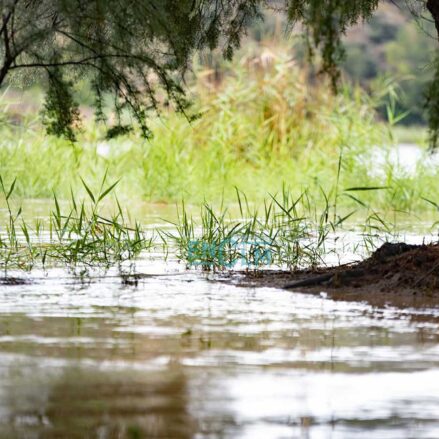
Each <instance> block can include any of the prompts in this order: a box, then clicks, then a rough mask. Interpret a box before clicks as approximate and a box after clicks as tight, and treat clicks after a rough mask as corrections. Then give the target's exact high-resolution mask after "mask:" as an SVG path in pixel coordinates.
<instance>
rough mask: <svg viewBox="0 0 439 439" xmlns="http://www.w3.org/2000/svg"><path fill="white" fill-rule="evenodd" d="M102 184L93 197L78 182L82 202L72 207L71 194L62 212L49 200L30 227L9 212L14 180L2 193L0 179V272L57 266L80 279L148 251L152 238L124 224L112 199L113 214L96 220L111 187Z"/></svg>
mask: <svg viewBox="0 0 439 439" xmlns="http://www.w3.org/2000/svg"><path fill="white" fill-rule="evenodd" d="M106 181H107V178H106V175H104V178H103V179H102V182H101V185H100V189H99V191H98V192H97V193H95V194H94V193H93V192H92V191H91V189H90V188H89V187H88V185H87V184H86V183H85V181H83V182H82V183H83V186H84V189H85V191H86V192H87V195H88V198H89V200H88V202H85V201H81V202H79V201H77V199H76V198H75V196H74V195H73V193H72V194H71V202H70V208H69V209H68V210H67V211H66V212H63V210H62V208H61V207H60V203H59V201H58V199H57V197H56V195H55V194H53V210H52V212H51V213H50V214H48V215H47V220H46V221H41V220H36V221H35V222H34V223H33V225H32V226H31V225H30V224H29V223H28V222H26V221H25V220H24V219H23V217H22V212H23V209H22V207H21V206H20V207H18V208H14V207H13V203H12V195H13V194H14V189H15V187H16V180H14V181H13V182H12V184H11V185H10V186H9V187H8V186H6V185H5V183H4V181H3V178H2V177H1V176H0V193H1V194H2V195H3V198H4V201H5V204H6V206H7V209H6V210H7V221H6V224H5V226H4V227H0V268H2V269H3V270H4V271H5V272H6V271H8V270H11V269H21V270H31V269H32V268H33V267H34V266H38V267H42V268H45V267H46V266H53V265H60V266H63V267H67V268H69V269H73V270H78V272H79V273H84V272H86V271H87V270H88V269H90V268H103V269H108V268H110V267H111V266H114V265H117V264H120V263H122V262H124V261H127V260H132V259H134V258H135V257H136V256H138V255H139V253H140V252H141V251H144V250H147V249H149V248H150V247H151V246H152V238H147V237H146V234H145V233H144V232H143V231H142V230H141V229H140V225H139V224H138V223H135V224H134V226H132V227H130V226H129V225H128V224H127V221H126V220H125V216H124V213H123V210H122V208H121V206H120V204H119V202H118V201H117V199H116V204H117V206H118V209H117V211H116V213H115V214H114V215H112V216H111V217H104V216H102V213H101V209H100V205H101V203H102V201H103V200H104V198H105V197H106V196H107V195H109V194H110V192H112V191H113V189H114V187H115V186H116V184H117V182H116V183H113V184H111V185H106Z"/></svg>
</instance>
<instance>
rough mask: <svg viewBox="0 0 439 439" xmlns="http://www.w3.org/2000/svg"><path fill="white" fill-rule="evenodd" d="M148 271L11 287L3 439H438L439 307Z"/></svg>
mask: <svg viewBox="0 0 439 439" xmlns="http://www.w3.org/2000/svg"><path fill="white" fill-rule="evenodd" d="M138 268H139V271H141V272H146V271H147V270H149V271H150V272H156V273H158V272H159V271H160V275H157V276H154V275H152V276H149V277H145V278H144V279H142V280H139V281H138V283H137V285H136V284H130V283H127V282H123V281H122V280H121V279H120V278H118V277H111V276H106V277H103V278H95V279H92V280H88V281H83V282H81V281H80V280H78V279H76V280H75V279H74V278H72V277H71V276H68V275H67V274H66V273H65V272H63V271H57V270H53V271H50V272H49V273H48V275H47V276H43V275H42V273H35V274H33V275H32V277H30V278H29V279H28V282H27V283H26V284H21V285H3V286H0V437H1V438H8V439H9V438H249V439H256V438H261V439H267V438H416V439H420V438H438V437H439V310H436V311H435V310H423V311H419V310H417V311H415V310H405V311H402V310H396V309H391V308H388V309H372V308H371V307H370V306H368V305H366V304H360V303H359V304H355V303H345V302H333V301H331V300H328V299H325V298H324V297H316V296H309V295H303V294H300V293H294V292H288V291H283V290H276V289H264V288H260V289H259V288H256V289H244V288H238V287H234V286H233V285H232V286H231V285H226V284H223V283H221V282H214V281H213V280H212V278H209V277H206V276H203V275H201V274H199V273H194V272H187V273H183V272H181V271H180V272H178V273H175V274H174V269H175V266H174V265H172V263H170V264H169V265H168V266H164V265H161V264H159V265H151V264H150V263H147V262H145V266H144V267H142V266H140V267H138ZM167 270H169V271H170V272H169V273H166V271H167Z"/></svg>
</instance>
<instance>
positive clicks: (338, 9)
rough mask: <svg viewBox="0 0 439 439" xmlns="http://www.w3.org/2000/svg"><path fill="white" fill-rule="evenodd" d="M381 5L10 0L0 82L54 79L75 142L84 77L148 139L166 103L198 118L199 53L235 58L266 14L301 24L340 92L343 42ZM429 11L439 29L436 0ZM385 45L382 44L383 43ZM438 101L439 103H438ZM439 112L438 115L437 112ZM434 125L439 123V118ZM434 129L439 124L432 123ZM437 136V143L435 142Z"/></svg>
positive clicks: (1, 33)
mask: <svg viewBox="0 0 439 439" xmlns="http://www.w3.org/2000/svg"><path fill="white" fill-rule="evenodd" d="M378 3H379V0H356V1H351V0H277V1H275V0H227V1H220V0H150V1H141V2H139V1H133V0H125V1H124V2H120V1H118V0H96V1H93V2H90V1H88V0H75V1H70V0H39V1H35V0H2V2H1V12H2V14H1V16H2V18H1V20H0V42H1V43H3V44H0V85H1V84H2V83H3V82H4V80H5V78H6V76H7V75H9V74H10V73H11V72H14V71H23V70H29V71H30V72H31V76H33V77H37V78H38V79H39V80H41V78H42V76H41V73H43V75H44V76H43V77H44V78H46V82H47V89H48V94H47V102H46V107H45V110H46V123H47V127H48V131H49V132H50V133H54V134H57V135H63V136H65V137H67V138H68V139H70V140H74V133H73V132H74V129H75V128H76V127H77V125H78V122H79V113H78V106H77V104H76V103H75V102H74V100H73V98H72V96H73V93H72V90H73V87H74V85H75V84H76V83H77V82H78V81H79V80H80V79H81V78H83V77H87V78H88V79H89V81H90V82H91V84H92V85H93V90H94V94H95V108H96V116H97V118H98V119H101V120H106V119H107V118H108V114H106V111H105V105H104V103H105V102H104V101H105V97H106V96H107V95H108V94H110V95H112V96H113V100H112V108H113V110H114V113H115V115H116V121H115V126H116V128H115V129H113V130H112V129H111V128H110V134H109V137H112V136H114V135H116V134H118V133H125V132H126V129H124V128H122V127H126V126H127V123H126V121H124V118H125V114H126V113H127V112H128V113H129V114H131V117H132V118H133V120H132V121H131V122H130V123H129V124H128V125H130V124H132V123H133V122H136V123H137V125H138V126H139V128H140V131H141V133H142V135H143V136H144V137H149V136H150V135H151V131H150V128H149V126H148V123H147V119H148V115H149V114H150V113H151V112H157V111H159V108H160V106H161V104H164V105H172V106H173V107H174V108H175V109H176V110H177V111H178V112H181V113H183V114H185V115H186V116H187V117H188V118H192V117H193V116H191V114H190V113H189V107H190V102H189V101H188V99H187V98H186V96H185V91H184V87H183V78H184V73H185V72H186V70H187V68H188V66H189V61H190V59H191V55H192V53H193V52H194V51H195V50H200V49H203V48H208V49H214V48H216V47H218V46H221V47H222V49H223V54H224V56H225V57H226V58H231V57H232V55H233V52H234V50H235V49H236V48H237V47H238V46H239V43H240V38H241V36H242V34H243V33H244V32H245V30H246V28H247V27H248V24H249V23H250V22H251V21H252V20H254V19H255V18H257V17H260V15H261V14H260V11H261V10H262V8H264V7H275V8H276V9H277V10H281V11H285V12H287V14H288V17H289V20H290V22H291V23H292V24H295V23H300V24H301V25H302V26H303V29H304V34H305V35H306V40H307V43H308V49H309V53H310V54H311V55H313V54H314V53H315V52H316V51H318V52H320V54H321V59H322V71H323V72H324V73H326V74H329V76H330V78H331V80H332V86H333V88H334V89H336V88H337V82H338V78H339V70H338V67H337V66H338V65H339V64H340V62H341V61H342V60H343V56H344V50H343V47H342V43H341V37H342V36H343V34H344V33H345V32H346V30H347V29H348V27H349V26H352V25H353V24H355V23H358V22H360V21H362V20H367V19H369V18H370V17H371V16H372V14H373V12H374V11H375V9H376V8H377V6H378ZM413 3H417V4H419V5H420V6H421V7H424V6H426V7H427V8H428V9H429V11H430V12H431V14H432V15H433V18H434V19H435V22H436V23H439V9H438V8H437V6H435V4H436V2H434V1H431V0H429V1H427V2H424V1H423V0H419V1H414V2H413ZM380 38H381V37H380ZM430 102H432V100H430ZM430 108H433V110H434V108H435V106H431V105H430ZM433 118H434V116H433ZM431 126H432V127H433V128H434V124H431ZM433 139H434V137H433Z"/></svg>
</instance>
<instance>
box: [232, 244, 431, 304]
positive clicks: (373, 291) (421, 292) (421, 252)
mask: <svg viewBox="0 0 439 439" xmlns="http://www.w3.org/2000/svg"><path fill="white" fill-rule="evenodd" d="M241 274H242V275H243V276H241V278H240V280H239V281H238V284H239V285H243V286H272V287H277V288H287V289H289V290H294V291H300V292H310V293H321V292H325V293H328V295H329V297H331V298H333V299H338V300H361V301H363V300H366V301H368V302H369V303H371V304H373V305H380V306H382V305H385V304H390V305H395V306H414V307H425V306H439V244H430V245H408V244H404V243H396V244H390V243H386V244H384V245H383V246H381V247H380V248H379V249H378V250H376V251H375V253H374V254H373V255H372V256H371V257H370V258H368V259H366V260H364V261H362V262H360V263H356V264H351V265H347V266H340V267H333V268H324V269H318V270H300V271H296V272H285V271H275V272H273V271H272V272H269V271H266V272H262V273H241Z"/></svg>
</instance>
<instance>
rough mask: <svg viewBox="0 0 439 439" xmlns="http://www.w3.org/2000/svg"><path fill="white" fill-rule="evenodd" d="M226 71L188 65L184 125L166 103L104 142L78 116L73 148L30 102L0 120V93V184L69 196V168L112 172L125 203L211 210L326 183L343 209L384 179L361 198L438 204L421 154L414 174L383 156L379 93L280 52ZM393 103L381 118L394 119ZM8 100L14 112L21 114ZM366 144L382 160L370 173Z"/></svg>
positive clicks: (404, 205) (73, 180)
mask: <svg viewBox="0 0 439 439" xmlns="http://www.w3.org/2000/svg"><path fill="white" fill-rule="evenodd" d="M226 71H228V73H227V74H225V75H224V77H223V78H221V79H220V80H218V78H217V77H216V76H215V72H212V71H209V70H203V69H201V68H197V69H196V78H195V80H194V81H193V83H192V85H191V89H192V93H193V96H194V112H200V113H201V115H202V117H201V118H200V119H198V120H196V121H195V122H193V123H192V124H189V123H188V122H187V121H186V120H185V119H184V118H182V117H179V116H177V115H175V114H174V113H172V112H167V113H166V112H165V113H163V114H162V117H161V118H160V119H159V118H156V117H152V120H151V125H152V129H153V132H154V134H155V136H154V138H153V139H152V140H151V141H144V140H142V139H141V138H140V137H138V136H136V135H135V134H131V135H129V136H124V137H121V138H118V139H114V140H111V141H108V140H105V135H104V132H105V130H104V129H103V128H102V127H99V126H96V125H95V124H94V123H93V122H91V121H90V120H87V121H86V122H85V124H84V127H83V132H82V134H80V136H79V140H78V143H76V144H74V145H72V144H70V143H68V142H66V141H65V140H63V139H57V138H53V137H49V136H47V135H46V134H45V132H44V130H43V128H42V126H41V124H40V122H39V119H38V118H37V117H35V111H33V112H30V113H28V116H22V119H20V120H19V122H18V125H17V124H13V123H10V122H11V119H10V111H11V108H9V109H8V107H10V106H9V104H8V98H7V97H4V98H3V104H2V108H3V112H2V119H3V123H2V125H1V127H0V173H1V175H2V176H3V179H4V181H5V182H6V183H7V184H11V182H12V181H13V180H14V179H15V178H17V184H16V187H15V194H16V196H18V197H20V198H25V199H30V198H31V199H35V198H37V199H50V198H51V197H52V194H53V191H56V193H57V196H58V197H59V199H60V200H62V201H65V200H69V199H70V191H71V189H72V190H73V193H74V194H75V195H76V196H78V197H80V196H82V195H87V194H86V191H85V188H84V187H83V184H82V182H81V179H80V178H79V176H80V175H81V176H84V177H86V179H87V182H88V184H89V186H90V187H92V188H97V187H99V184H100V182H101V181H102V179H103V177H104V175H105V174H106V173H108V178H109V179H110V180H111V181H115V180H119V179H120V183H119V185H118V194H119V197H120V199H121V201H122V202H124V203H128V202H129V203H130V205H131V206H133V205H134V206H135V205H136V204H140V203H141V202H144V201H148V202H164V203H171V204H174V203H175V202H179V201H180V200H182V199H184V200H185V201H186V203H187V204H188V205H190V204H192V205H199V204H201V203H203V202H204V201H205V200H207V201H208V202H209V203H210V204H212V205H213V206H214V207H218V205H219V203H220V200H222V201H223V202H224V203H225V204H228V203H234V202H236V200H235V187H237V188H239V189H240V190H242V191H243V192H245V193H246V196H247V197H248V200H249V202H250V203H255V204H262V203H263V202H264V199H265V198H266V197H267V194H269V193H272V194H274V193H279V192H280V191H281V190H282V188H283V187H286V188H287V189H288V190H289V192H291V194H292V195H293V196H294V197H296V198H297V197H299V196H300V194H302V193H303V192H304V191H309V192H311V193H314V194H319V193H320V187H323V188H325V191H326V192H328V193H329V192H330V191H331V190H334V188H335V187H337V188H338V190H339V193H340V198H339V199H338V203H337V204H338V205H339V207H340V209H344V210H346V211H349V210H352V209H354V208H356V207H357V206H358V200H356V199H355V198H356V197H355V193H351V194H349V193H346V194H343V190H346V189H348V188H352V187H358V186H361V187H381V186H385V187H386V188H387V189H386V190H382V191H379V192H370V191H366V192H362V193H361V197H360V198H361V200H360V201H361V202H362V203H364V204H365V205H373V206H374V208H375V209H378V210H380V211H383V212H384V211H386V212H387V213H391V212H395V211H398V212H410V213H418V214H420V213H421V212H426V211H427V210H429V211H430V212H431V211H433V209H432V205H431V204H428V203H427V202H425V201H424V199H425V198H427V199H429V200H432V201H433V202H439V186H438V185H437V184H436V182H437V180H438V177H439V170H438V168H437V167H435V166H428V161H429V160H430V158H429V157H428V156H426V158H425V160H424V161H421V162H420V163H418V170H417V173H416V175H411V174H409V173H407V172H405V171H404V170H403V169H398V168H396V167H395V166H393V165H392V164H391V162H390V161H389V159H388V154H389V150H390V149H389V148H390V145H391V144H392V142H394V141H395V139H397V138H399V137H400V135H401V134H400V132H401V131H400V130H399V131H398V132H396V135H392V133H393V131H394V129H395V127H393V126H390V125H385V124H383V123H381V122H378V121H377V118H376V113H375V108H376V107H377V106H378V105H380V102H381V101H380V99H384V97H385V96H386V90H382V91H381V92H380V93H377V96H379V98H376V99H373V98H371V97H369V96H368V95H366V94H365V93H364V92H363V91H362V90H361V89H359V88H353V87H350V86H348V85H345V86H343V87H342V89H341V90H340V93H339V94H338V95H337V96H334V95H333V94H332V93H331V92H330V88H329V86H328V84H326V83H325V82H324V81H320V80H319V82H317V83H314V84H310V83H309V81H308V80H307V72H305V71H303V70H300V69H299V68H298V67H297V66H296V65H295V64H294V62H293V61H291V57H290V54H289V53H288V52H286V51H282V50H278V51H274V50H273V51H269V50H268V49H267V51H266V52H264V53H263V54H262V55H261V54H260V53H259V55H258V54H257V53H256V54H251V56H250V55H249V56H247V57H243V58H242V59H241V60H239V61H237V62H235V63H234V64H231V65H229V66H226ZM393 93H394V90H393V89H391V90H389V94H390V95H391V96H393ZM386 99H388V97H386ZM390 102H392V101H391V100H390ZM393 107H394V106H392V105H391V104H390V106H389V114H390V116H391V117H390V119H391V120H394V121H397V120H398V115H395V114H393V113H392V108H393ZM14 108H15V110H14V117H13V119H14V120H16V119H17V117H19V115H20V111H19V108H18V109H17V106H16V105H15V107H14ZM24 113H25V111H24V110H23V114H24ZM8 118H9V119H8ZM8 121H9V123H8ZM423 133H424V132H423ZM423 133H422V134H419V136H423V135H424V134H423ZM417 135H418V134H417V132H412V133H411V134H410V136H411V138H415V137H416V136H417ZM375 146H376V147H377V148H379V149H380V151H381V154H382V155H383V157H384V158H383V166H382V169H381V171H380V172H376V171H377V165H376V148H375ZM340 157H341V158H342V160H341V162H340ZM339 163H341V168H340V169H339ZM338 171H340V172H338ZM348 195H353V196H348ZM315 202H316V203H318V207H319V208H324V204H325V198H324V197H323V196H318V195H316V196H315Z"/></svg>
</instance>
